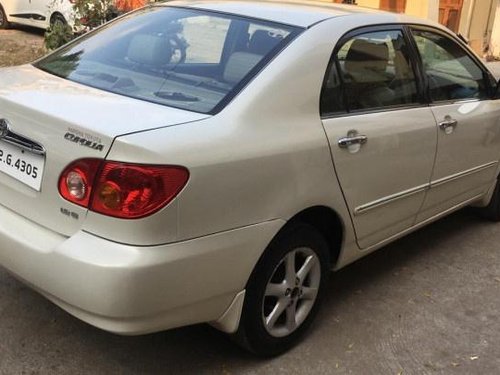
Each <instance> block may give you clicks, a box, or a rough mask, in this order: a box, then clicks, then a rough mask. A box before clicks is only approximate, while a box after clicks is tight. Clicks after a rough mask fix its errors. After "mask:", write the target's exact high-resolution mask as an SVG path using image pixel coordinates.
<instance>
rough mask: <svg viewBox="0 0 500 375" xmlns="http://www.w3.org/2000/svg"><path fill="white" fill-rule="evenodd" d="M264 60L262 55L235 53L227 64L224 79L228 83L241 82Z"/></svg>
mask: <svg viewBox="0 0 500 375" xmlns="http://www.w3.org/2000/svg"><path fill="white" fill-rule="evenodd" d="M261 59H262V56H261V55H256V54H253V53H248V52H235V53H233V54H232V55H231V56H230V57H229V59H228V60H227V62H226V67H225V69H224V75H223V79H224V81H226V82H228V83H238V82H240V81H241V80H242V79H243V78H244V77H245V76H246V75H247V74H248V73H249V72H250V70H252V69H253V68H254V67H255V65H257V64H258V63H259V61H260V60H261Z"/></svg>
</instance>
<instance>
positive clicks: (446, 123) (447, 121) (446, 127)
mask: <svg viewBox="0 0 500 375" xmlns="http://www.w3.org/2000/svg"><path fill="white" fill-rule="evenodd" d="M457 125H458V121H457V120H455V119H452V118H451V117H450V116H446V117H445V118H444V120H443V121H441V122H440V123H439V128H440V129H441V130H443V131H444V132H445V133H446V134H450V133H451V132H452V131H453V129H455V128H456V127H457Z"/></svg>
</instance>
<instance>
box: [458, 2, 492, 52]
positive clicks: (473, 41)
mask: <svg viewBox="0 0 500 375" xmlns="http://www.w3.org/2000/svg"><path fill="white" fill-rule="evenodd" d="M498 6H500V1H499V0H465V1H464V6H463V8H462V16H461V18H460V27H459V32H460V34H462V35H464V36H465V37H466V38H468V39H469V44H470V45H471V47H472V48H473V49H474V50H475V51H476V52H477V53H478V54H483V53H485V50H486V48H487V47H488V45H489V43H490V40H492V39H493V38H494V37H496V36H497V35H498V31H497V34H496V35H495V33H494V32H493V27H494V24H495V20H496V19H498V17H495V15H496V13H497V12H496V11H497V8H498ZM497 22H498V21H497ZM492 37H493V38H492Z"/></svg>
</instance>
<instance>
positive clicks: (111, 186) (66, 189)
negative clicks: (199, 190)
mask: <svg viewBox="0 0 500 375" xmlns="http://www.w3.org/2000/svg"><path fill="white" fill-rule="evenodd" d="M93 160H95V159H84V160H82V161H79V162H76V163H73V164H78V163H84V164H87V163H89V161H93ZM73 164H71V165H70V166H69V167H68V168H67V169H66V170H65V172H64V173H63V174H62V175H61V179H60V181H59V191H60V192H61V195H62V196H63V197H64V198H66V199H68V197H69V199H68V200H69V201H71V202H74V203H76V204H80V205H82V206H83V205H84V204H81V203H80V202H82V201H81V200H78V199H77V198H76V195H78V194H79V193H80V192H81V190H82V189H79V187H80V177H79V175H74V174H73V173H72V172H74V169H75V168H74V166H73ZM96 169H99V170H98V171H97V172H96V171H94V174H93V175H87V176H85V174H84V173H81V174H82V175H83V176H82V177H81V180H85V181H86V186H87V191H89V190H88V189H89V187H88V186H91V187H90V191H91V193H90V192H89V193H88V194H89V195H87V196H86V197H90V198H89V199H87V200H86V203H87V204H86V205H85V206H87V207H88V208H89V209H90V210H92V211H95V212H99V213H101V214H104V215H108V216H114V217H118V218H123V219H137V218H141V217H145V216H148V215H151V214H152V213H154V212H156V211H158V210H160V209H161V208H163V207H165V205H167V204H168V203H169V202H170V201H171V200H172V199H174V198H175V196H176V195H177V194H178V193H179V192H180V191H181V190H182V188H183V187H184V186H185V185H186V183H187V181H188V178H189V172H188V171H187V169H185V168H183V167H177V166H161V165H141V164H128V163H119V162H114V161H105V162H103V163H102V166H100V168H99V164H97V168H96ZM87 170H88V169H87ZM79 172H81V171H80V170H79ZM75 186H76V187H75ZM71 189H73V190H74V191H73V193H72V194H69V193H70V192H71ZM90 194H91V195H90Z"/></svg>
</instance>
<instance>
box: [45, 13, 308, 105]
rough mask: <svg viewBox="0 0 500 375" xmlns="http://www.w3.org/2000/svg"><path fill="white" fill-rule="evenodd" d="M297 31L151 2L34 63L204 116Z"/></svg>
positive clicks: (78, 79)
mask: <svg viewBox="0 0 500 375" xmlns="http://www.w3.org/2000/svg"><path fill="white" fill-rule="evenodd" d="M299 31H300V29H298V28H293V27H290V26H284V25H280V24H274V23H269V22H264V21H259V20H254V19H248V18H242V17H235V16H229V15H221V14H216V13H210V12H205V11H198V10H191V9H184V8H175V7H151V8H147V9H144V10H141V11H139V12H135V13H133V14H130V15H128V16H126V17H124V18H122V19H121V20H120V21H118V22H114V23H112V24H110V25H108V26H105V27H103V28H102V29H100V31H98V32H96V33H92V34H90V35H89V36H87V37H84V38H81V39H79V40H77V41H76V42H74V43H71V44H69V45H68V46H67V47H65V48H63V49H61V50H59V51H56V52H55V53H53V54H51V55H49V56H48V57H46V58H44V59H42V60H41V61H39V62H38V63H36V64H35V66H36V67H38V68H40V69H42V70H44V71H47V72H49V73H52V74H55V75H58V76H60V77H63V78H67V79H69V80H71V81H74V82H78V83H81V84H84V85H87V86H92V87H96V88H99V89H102V90H106V91H110V92H113V93H117V94H121V95H125V96H129V97H133V98H137V99H142V100H147V101H150V102H155V103H159V104H163V105H167V106H171V107H176V108H182V109H187V110H192V111H195V112H202V113H212V112H216V111H218V110H219V109H220V107H222V106H223V105H224V104H225V102H227V100H228V99H230V98H231V97H232V96H234V95H235V94H236V93H237V92H238V91H239V90H240V89H241V87H242V86H243V85H244V84H245V83H246V82H247V81H248V80H249V79H250V78H251V77H253V76H254V75H255V74H256V73H257V72H258V70H260V68H261V67H262V66H263V65H264V64H265V63H266V62H267V61H269V59H270V58H272V57H273V56H274V55H275V54H276V53H278V52H279V51H280V50H281V49H282V48H283V47H284V46H285V45H286V44H287V43H288V41H289V40H291V39H292V38H293V36H295V35H297V33H298V32H299Z"/></svg>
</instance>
